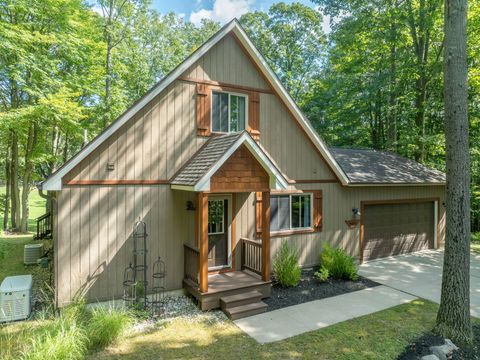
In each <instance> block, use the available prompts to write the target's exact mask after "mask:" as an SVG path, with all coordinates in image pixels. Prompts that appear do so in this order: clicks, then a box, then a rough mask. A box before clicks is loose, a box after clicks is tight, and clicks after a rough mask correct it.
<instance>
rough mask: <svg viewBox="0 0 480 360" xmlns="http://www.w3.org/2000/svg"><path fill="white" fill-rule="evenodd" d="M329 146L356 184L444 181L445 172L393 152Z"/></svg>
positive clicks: (337, 160) (336, 159)
mask: <svg viewBox="0 0 480 360" xmlns="http://www.w3.org/2000/svg"><path fill="white" fill-rule="evenodd" d="M329 150H330V152H331V154H332V155H333V157H334V159H335V161H336V162H337V163H338V165H340V167H341V168H342V170H343V171H344V172H345V174H346V175H347V177H348V178H349V180H350V182H351V183H353V184H355V183H358V184H361V183H369V184H383V183H385V184H395V183H408V184H422V183H439V184H443V183H445V174H444V173H443V172H441V171H438V170H434V169H430V168H427V167H426V166H424V165H422V164H419V163H417V162H416V161H413V160H410V159H407V158H405V157H403V156H400V155H397V154H394V153H391V152H386V151H378V150H370V149H345V148H330V149H329Z"/></svg>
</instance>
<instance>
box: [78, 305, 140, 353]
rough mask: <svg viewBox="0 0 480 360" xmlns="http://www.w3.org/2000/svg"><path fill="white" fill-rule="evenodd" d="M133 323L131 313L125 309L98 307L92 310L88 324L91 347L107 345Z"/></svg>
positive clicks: (96, 347) (87, 329)
mask: <svg viewBox="0 0 480 360" xmlns="http://www.w3.org/2000/svg"><path fill="white" fill-rule="evenodd" d="M131 324H132V317H131V314H130V313H128V312H126V311H123V310H115V309H112V308H110V309H103V308H98V309H95V310H93V311H92V314H91V318H90V319H89V321H88V323H87V325H86V331H87V334H88V338H89V339H88V344H89V348H90V349H98V348H102V347H105V346H107V345H109V344H111V343H112V342H114V341H115V340H117V339H118V338H120V337H121V336H122V335H123V334H124V333H125V330H126V329H127V328H128V327H129V326H130V325H131Z"/></svg>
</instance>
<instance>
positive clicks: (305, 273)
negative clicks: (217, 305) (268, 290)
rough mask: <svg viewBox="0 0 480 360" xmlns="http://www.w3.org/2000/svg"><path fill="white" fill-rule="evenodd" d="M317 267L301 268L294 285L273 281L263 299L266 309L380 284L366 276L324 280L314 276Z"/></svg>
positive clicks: (275, 308)
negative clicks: (268, 293) (284, 284)
mask: <svg viewBox="0 0 480 360" xmlns="http://www.w3.org/2000/svg"><path fill="white" fill-rule="evenodd" d="M317 270H318V269H304V270H302V274H301V278H300V282H299V284H298V285H297V286H294V287H282V286H281V285H280V284H278V283H276V282H274V283H273V285H272V294H271V296H270V297H269V298H267V299H264V300H263V301H264V302H265V303H266V304H267V305H268V309H267V311H272V310H277V309H281V308H284V307H287V306H292V305H297V304H302V303H305V302H308V301H312V300H319V299H325V298H328V297H332V296H337V295H342V294H346V293H350V292H353V291H358V290H363V289H367V288H371V287H375V286H378V285H380V284H379V283H376V282H375V281H372V280H369V279H367V278H364V277H361V276H359V277H358V280H356V281H351V280H337V279H333V278H330V279H328V280H327V281H325V282H321V281H319V280H318V279H317V278H315V276H314V273H315V271H317Z"/></svg>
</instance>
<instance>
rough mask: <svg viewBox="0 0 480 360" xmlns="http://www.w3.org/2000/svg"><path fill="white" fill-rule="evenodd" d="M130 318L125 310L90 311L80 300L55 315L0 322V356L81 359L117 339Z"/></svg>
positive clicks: (25, 359)
mask: <svg viewBox="0 0 480 360" xmlns="http://www.w3.org/2000/svg"><path fill="white" fill-rule="evenodd" d="M132 321H133V316H132V315H131V314H129V313H127V312H125V311H121V310H115V311H114V310H111V309H96V310H94V311H91V310H87V309H86V307H85V304H84V303H82V302H79V303H77V304H74V305H72V306H70V307H69V308H67V309H65V310H64V311H63V312H62V314H61V315H59V316H57V317H55V318H51V319H43V320H35V321H28V322H21V323H13V324H9V325H3V326H1V325H0V344H2V346H0V358H1V359H4V360H13V359H21V360H44V359H51V360H66V359H83V358H84V357H85V356H86V355H87V354H88V352H92V351H93V349H101V348H103V347H104V346H107V345H110V344H111V343H112V342H114V341H116V340H118V339H119V338H120V337H121V336H122V335H123V334H124V333H125V331H126V330H127V329H128V328H129V326H130V325H131V324H132Z"/></svg>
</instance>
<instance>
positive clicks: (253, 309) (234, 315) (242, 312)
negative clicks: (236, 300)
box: [223, 301, 268, 320]
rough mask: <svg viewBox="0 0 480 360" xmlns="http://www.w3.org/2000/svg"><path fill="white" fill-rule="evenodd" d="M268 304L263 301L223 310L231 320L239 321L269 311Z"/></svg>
mask: <svg viewBox="0 0 480 360" xmlns="http://www.w3.org/2000/svg"><path fill="white" fill-rule="evenodd" d="M267 306H268V305H267V304H265V303H264V302H263V301H257V302H254V303H250V304H246V305H240V306H235V307H231V308H228V309H225V310H223V312H224V313H225V314H226V315H227V316H228V318H229V319H230V320H237V319H241V318H244V317H247V316H252V315H257V314H261V313H264V312H265V311H267Z"/></svg>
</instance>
